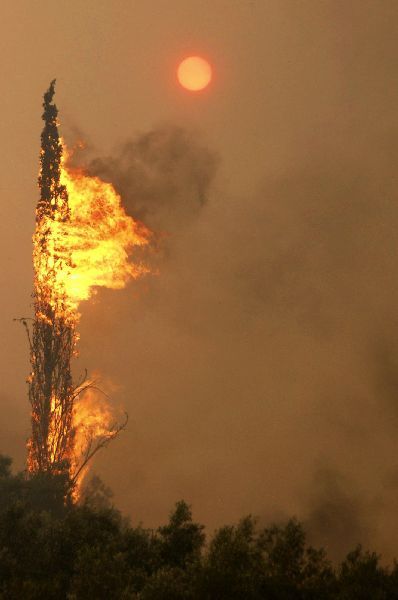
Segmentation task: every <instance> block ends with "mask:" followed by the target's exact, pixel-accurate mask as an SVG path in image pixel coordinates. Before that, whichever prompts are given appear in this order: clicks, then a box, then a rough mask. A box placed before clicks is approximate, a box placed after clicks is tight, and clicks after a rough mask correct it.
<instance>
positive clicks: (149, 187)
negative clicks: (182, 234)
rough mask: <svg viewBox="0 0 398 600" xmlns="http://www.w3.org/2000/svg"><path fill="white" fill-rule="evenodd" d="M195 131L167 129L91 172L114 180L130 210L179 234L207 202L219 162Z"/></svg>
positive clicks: (98, 162)
mask: <svg viewBox="0 0 398 600" xmlns="http://www.w3.org/2000/svg"><path fill="white" fill-rule="evenodd" d="M194 135H195V134H194V133H193V132H188V131H187V130H185V129H183V128H181V127H176V126H171V125H164V126H163V127H160V128H158V129H156V130H153V131H151V132H149V133H145V134H142V135H140V136H138V137H137V138H136V139H134V140H130V141H128V142H126V143H125V144H123V145H122V146H121V147H120V148H119V149H117V151H116V152H115V153H114V154H113V155H112V156H109V157H106V158H96V159H94V160H92V161H91V162H90V163H89V166H88V171H89V172H90V174H92V175H98V176H99V177H101V178H102V179H103V180H105V181H110V182H111V183H113V185H114V186H115V188H116V190H117V191H118V192H119V193H120V194H121V195H122V197H123V203H124V206H125V207H126V209H127V211H128V212H129V213H130V214H132V215H133V216H134V217H135V218H138V219H140V220H142V221H144V222H145V223H146V224H147V225H148V226H149V227H151V228H153V229H155V230H157V231H159V230H167V231H178V230H179V228H180V227H181V226H182V225H183V224H184V223H185V222H187V221H190V220H191V219H192V218H193V216H196V215H197V214H198V212H199V211H200V209H201V208H202V207H203V205H204V204H205V203H206V201H207V197H208V193H209V188H210V185H211V183H212V181H213V179H214V176H215V173H216V168H217V162H218V161H217V158H216V155H215V154H214V153H213V152H210V151H209V150H208V149H207V148H206V146H204V145H203V144H201V143H200V142H199V143H198V142H196V141H195V138H194Z"/></svg>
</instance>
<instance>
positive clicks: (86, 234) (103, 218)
mask: <svg viewBox="0 0 398 600" xmlns="http://www.w3.org/2000/svg"><path fill="white" fill-rule="evenodd" d="M53 94H54V82H53V83H52V84H51V86H50V88H49V90H48V92H47V93H46V95H45V102H44V104H43V106H44V108H45V113H44V114H43V119H44V120H45V122H46V125H45V128H44V130H43V134H42V151H41V170H40V176H39V184H40V188H41V199H40V201H39V203H38V206H37V210H36V230H35V233H34V236H33V265H34V273H35V276H34V298H35V317H34V320H33V331H32V334H31V335H30V334H29V342H30V349H31V364H32V373H31V375H30V377H29V379H28V383H29V397H30V401H31V404H32V411H33V412H32V438H31V439H30V440H29V442H28V449H29V456H28V469H29V471H31V472H33V473H34V472H38V471H50V472H55V473H57V472H65V470H66V471H67V472H68V475H69V477H70V479H71V481H73V482H74V483H78V482H79V480H80V481H81V478H82V475H83V474H84V473H85V472H86V470H87V463H88V461H89V460H90V458H91V457H92V456H93V455H94V454H95V453H96V451H97V450H98V449H99V448H100V447H102V446H104V445H105V444H106V443H107V442H108V441H110V440H111V439H113V438H114V437H115V436H116V435H117V433H118V432H119V431H120V429H121V427H122V426H120V425H119V424H118V423H117V422H116V421H115V418H114V416H113V413H112V410H111V408H110V407H109V406H108V404H107V402H106V401H105V398H104V396H103V395H102V396H101V393H100V392H99V390H98V389H97V388H96V385H95V382H94V381H90V380H84V381H82V382H80V384H79V385H74V384H73V383H72V376H71V370H70V361H71V358H72V357H73V356H75V355H76V352H77V350H76V345H77V341H78V333H77V326H78V322H79V317H80V313H79V310H80V303H81V302H82V301H83V300H88V299H89V298H90V297H91V296H92V294H93V293H95V291H96V289H97V288H99V287H107V288H110V289H121V288H123V287H125V285H126V284H127V283H128V281H129V280H130V279H134V278H137V277H139V276H140V275H142V274H144V273H146V272H148V269H147V268H146V267H144V266H143V265H141V264H140V263H139V262H136V261H134V257H133V252H134V249H135V248H137V247H139V246H143V245H145V244H147V243H148V240H149V236H150V232H149V231H148V230H147V229H146V228H145V227H144V226H143V225H141V224H139V223H137V222H136V221H135V220H134V219H133V218H132V217H130V216H128V215H127V214H126V212H125V211H124V208H123V206H122V204H121V198H120V196H119V195H118V194H117V193H116V191H115V189H114V188H113V186H112V185H111V184H110V183H105V182H103V181H101V180H100V179H99V178H98V177H90V176H89V175H87V174H85V173H84V172H83V171H82V170H81V169H77V168H72V167H70V166H69V165H68V153H67V150H66V147H65V144H64V142H63V140H62V139H60V138H59V137H58V129H57V122H56V116H57V109H56V107H55V105H54V104H51V100H52V97H53ZM25 325H26V323H25Z"/></svg>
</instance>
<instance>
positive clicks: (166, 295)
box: [0, 0, 398, 558]
mask: <svg viewBox="0 0 398 600" xmlns="http://www.w3.org/2000/svg"><path fill="white" fill-rule="evenodd" d="M71 4H72V8H71V9H68V10H71V12H72V16H68V15H69V13H68V12H67V11H66V9H64V8H59V9H58V10H59V15H58V16H59V17H60V19H59V20H61V21H62V22H63V23H64V26H63V29H62V32H61V34H60V35H61V40H60V41H59V44H60V45H61V46H62V43H64V44H65V43H69V44H71V41H72V40H74V39H75V38H76V36H79V32H82V31H84V32H87V35H85V36H83V35H82V36H81V38H79V37H78V43H76V44H75V45H72V46H71V47H72V48H73V53H74V54H73V53H72V56H70V57H69V58H67V59H66V58H65V59H64V58H63V55H62V56H61V53H59V54H58V50H56V51H54V55H52V58H51V61H50V64H47V62H46V61H47V59H46V58H45V57H46V56H47V54H46V52H47V49H46V48H45V47H43V48H41V46H40V43H41V42H38V44H39V46H38V48H39V50H35V52H36V55H37V60H38V64H39V67H38V72H39V75H37V76H36V75H35V80H34V81H33V79H29V76H28V75H27V77H28V79H27V80H24V82H23V83H19V86H20V87H19V88H18V89H19V92H20V94H21V95H22V97H23V106H24V107H27V108H26V111H27V114H26V115H24V113H23V111H22V108H20V114H21V115H22V117H21V119H22V124H21V125H18V127H20V129H21V131H19V130H18V132H16V127H17V126H16V125H15V122H14V121H13V122H12V123H11V122H10V123H9V124H8V121H7V127H8V129H7V131H6V132H5V134H4V140H3V143H4V145H5V140H7V141H8V146H7V152H5V153H4V155H5V161H4V164H3V166H2V167H1V168H2V170H3V177H2V182H3V186H4V188H5V191H2V195H3V213H2V219H1V228H2V229H1V231H2V237H1V236H0V237H1V240H2V242H1V243H2V244H3V248H2V253H1V256H2V269H1V277H2V283H3V286H2V289H3V290H4V291H3V297H2V304H3V309H2V315H3V317H4V323H2V324H1V332H2V339H3V340H5V342H4V346H5V347H7V353H5V351H4V354H3V357H2V366H3V371H4V372H3V381H4V392H3V404H4V413H5V418H4V419H1V420H0V436H1V440H2V448H1V450H2V451H4V452H7V453H10V454H13V455H14V456H15V457H16V459H17V464H22V459H23V455H24V449H23V440H24V437H27V432H28V415H27V414H26V413H27V402H26V399H25V398H26V396H25V390H24V387H23V377H24V375H25V373H27V371H28V361H27V348H26V346H25V345H24V338H23V333H22V332H19V330H17V332H16V327H17V326H16V325H14V324H11V318H12V317H14V316H19V314H18V313H19V312H21V313H22V314H23V313H28V312H29V310H30V308H29V305H28V303H29V294H30V288H31V284H30V281H31V270H30V264H29V260H30V246H29V244H30V236H31V232H32V228H33V207H34V204H35V201H36V197H37V194H36V190H35V187H34V184H35V178H36V173H37V168H36V162H35V160H36V155H37V150H38V147H39V128H40V107H39V99H40V98H41V94H42V92H43V91H44V89H45V88H46V86H47V85H48V81H49V80H50V79H51V78H52V76H53V71H51V74H50V75H49V70H50V68H51V69H54V70H56V72H57V74H58V73H59V77H60V79H59V82H58V84H59V87H58V90H57V96H56V102H57V105H58V107H59V109H60V116H61V121H62V120H64V121H65V123H66V124H70V123H71V122H72V119H73V122H74V120H75V119H76V120H78V123H79V127H80V128H81V129H82V130H84V131H87V136H89V137H90V139H91V138H92V139H93V147H92V149H90V151H89V152H87V153H86V154H85V156H84V159H85V161H86V164H87V166H88V168H89V170H90V172H91V173H92V174H97V175H99V176H101V177H103V178H104V179H106V180H108V181H112V182H113V183H114V185H115V187H116V188H117V190H118V191H119V192H120V193H121V194H122V196H123V198H124V202H125V205H126V208H127V210H128V211H129V212H130V214H132V215H133V216H135V217H137V218H139V219H142V220H143V221H144V222H145V223H146V224H147V225H149V226H150V227H151V228H152V229H153V230H154V231H155V237H156V240H157V242H156V247H155V248H154V249H153V251H152V253H151V254H150V255H149V256H148V257H147V260H149V261H150V262H151V263H153V264H154V265H155V266H156V269H157V271H158V274H156V275H153V276H148V277H146V278H145V279H143V280H141V281H138V282H136V283H135V284H133V285H131V286H130V287H128V288H127V289H126V290H123V291H120V292H114V291H106V290H101V291H99V293H98V295H97V296H96V298H95V299H94V301H92V302H90V303H85V304H83V305H82V315H83V316H82V322H81V344H80V359H79V364H78V366H77V371H78V370H79V369H80V370H81V369H83V368H84V367H85V366H87V367H88V368H89V369H98V370H99V371H100V372H101V373H103V374H104V377H109V378H110V379H111V380H112V381H113V382H115V383H117V385H118V386H119V387H118V390H117V391H115V393H114V401H115V403H116V404H118V403H120V404H123V405H124V406H125V407H126V409H127V410H128V412H129V416H130V422H129V427H128V430H127V431H126V432H125V433H123V434H122V435H121V436H120V439H118V440H117V441H115V442H114V443H113V444H112V445H111V446H110V447H109V449H108V450H107V451H106V452H104V453H103V454H102V455H101V456H98V460H97V462H96V466H95V471H96V472H97V473H98V474H99V475H100V476H101V477H102V478H103V479H104V481H105V483H106V484H107V485H109V486H110V487H111V488H112V489H113V490H114V492H115V502H116V504H117V505H118V506H119V507H120V508H121V509H122V510H123V511H125V512H126V513H127V514H129V515H131V516H132V518H133V519H134V520H135V521H140V520H142V521H143V522H144V524H146V525H157V524H158V523H159V522H160V521H161V520H163V519H164V518H165V516H166V515H167V513H168V511H169V510H170V508H171V506H172V504H173V503H174V501H175V500H177V499H179V498H184V499H186V500H187V501H188V502H189V503H192V505H193V510H194V516H195V517H196V518H197V519H198V520H202V521H204V522H205V523H206V524H207V525H208V526H209V528H210V529H211V528H213V527H215V526H218V525H220V524H221V523H225V522H230V521H233V520H235V519H238V518H240V517H241V516H242V515H244V514H247V513H253V514H255V515H259V517H260V518H261V519H264V520H267V521H268V520H269V519H273V518H276V519H279V518H280V517H283V516H285V515H288V516H291V515H297V516H298V518H300V519H303V520H304V522H305V524H306V526H307V528H308V531H309V532H310V535H311V539H312V540H314V541H316V543H320V544H325V545H326V546H327V548H328V550H329V551H330V552H331V554H332V555H334V556H338V555H339V554H340V553H341V552H344V551H346V550H347V549H348V548H349V547H352V546H353V545H354V544H355V543H356V542H358V541H361V542H363V543H364V544H365V545H366V544H369V545H370V546H371V547H372V548H374V547H375V548H376V549H378V550H380V551H382V552H383V554H384V556H385V557H386V558H389V557H391V556H392V555H397V550H396V535H395V531H394V527H393V525H392V523H394V519H395V515H396V511H397V509H398V462H397V459H396V455H397V449H398V447H397V446H398V443H397V431H398V402H397V383H398V342H397V325H398V318H397V314H398V313H397V306H398V285H397V271H398V253H397V249H398V248H397V244H398V242H397V234H396V231H397V226H398V205H397V202H396V197H397V188H398V184H397V174H396V173H397V170H396V164H397V158H398V156H397V155H398V142H397V131H398V118H397V113H396V106H397V89H398V86H397V85H396V83H397V73H396V34H397V31H396V29H397V25H396V24H397V23H398V20H397V17H398V14H397V11H398V7H397V4H396V2H394V1H388V0H383V1H381V2H378V3H374V2H370V1H361V2H359V1H353V2H349V3H343V2H340V1H337V2H336V1H335V0H334V1H331V0H330V1H329V0H325V1H324V2H319V1H318V0H317V1H315V0H314V1H313V0H307V1H306V2H304V3H302V2H296V1H294V0H284V1H283V2H279V0H278V1H276V0H275V1H270V2H267V3H265V2H257V1H253V2H247V3H245V2H242V3H240V2H236V3H231V2H229V1H228V2H224V1H222V0H218V1H216V2H213V3H212V4H211V5H210V3H207V1H204V0H203V1H202V2H201V3H195V2H193V3H192V7H191V8H190V9H188V8H187V6H186V3H183V2H182V1H181V2H180V1H179V0H173V2H172V4H173V8H174V11H171V12H172V14H173V15H174V17H172V16H170V15H171V12H170V10H169V4H168V3H167V7H166V5H165V6H163V4H162V3H159V7H158V8H159V11H160V13H159V15H155V14H154V13H153V11H151V9H150V8H143V7H141V8H138V7H137V8H136V9H135V10H136V12H134V11H133V10H132V9H131V7H129V5H128V3H124V2H122V1H120V2H116V4H117V6H118V9H119V12H115V11H114V9H113V8H111V7H110V4H108V3H101V2H98V3H96V17H95V19H94V20H93V22H92V21H91V20H90V19H89V16H88V12H89V11H88V9H87V11H88V12H87V14H86V12H85V11H86V9H85V8H83V9H78V4H77V3H76V2H72V3H71ZM89 5H90V2H87V6H89ZM160 5H162V6H160ZM199 5H200V6H199ZM27 6H28V5H27ZM45 6H47V3H46V2H43V3H42V7H41V8H40V9H38V13H39V15H40V18H41V19H42V22H41V23H39V21H38V16H37V15H36V16H35V15H34V14H33V12H32V11H33V9H30V8H27V10H28V12H29V13H32V14H30V16H31V18H32V20H33V21H32V22H33V23H34V24H35V25H34V29H33V30H32V31H33V33H29V31H30V30H29V29H28V28H27V25H26V26H25V28H26V29H25V30H23V29H22V30H21V32H20V35H22V33H23V32H25V34H26V35H25V37H24V44H25V45H29V47H30V48H34V47H35V46H34V43H36V39H37V35H36V34H35V32H36V33H37V31H41V28H42V27H43V23H44V24H49V23H51V21H48V20H49V19H50V17H49V16H46V13H45V10H44V8H45ZM13 10H16V9H12V8H11V4H10V8H9V12H10V14H12V15H13V16H14V17H15V13H13V12H12V11H13ZM78 10H81V13H79V16H80V20H79V23H78V24H77V25H76V24H75V21H74V20H73V18H72V17H73V13H76V11H78ZM206 11H207V12H206ZM204 13H205V14H207V15H209V14H211V15H212V19H210V20H209V18H208V17H205V16H204ZM28 16H29V15H28ZM46 19H47V20H46ZM18 23H20V21H18ZM100 23H106V26H105V31H106V32H107V33H108V35H109V40H110V41H109V42H108V41H107V39H108V38H107V39H105V37H104V30H103V29H102V28H101V27H100ZM136 23H137V24H136ZM148 24H150V25H151V27H149V25H148ZM145 25H148V26H147V27H146V28H145ZM18 27H20V28H21V27H22V25H20V24H19V25H18ZM75 27H77V29H75ZM141 29H144V30H145V31H146V32H147V34H146V35H147V36H148V38H147V39H146V38H145V39H144V38H143V37H142V35H141V34H140V31H141ZM18 31H19V30H18ZM26 32H28V33H26ZM29 35H30V37H29ZM178 35H180V36H181V39H182V40H183V41H182V42H181V47H180V46H178V44H177V46H178V47H177V46H176V42H175V39H176V38H178ZM132 39H134V40H135V41H134V45H133V44H132V41H131V40H132ZM187 40H188V41H189V40H195V44H196V46H195V47H196V48H197V47H199V49H200V48H201V46H200V45H199V46H198V44H199V41H200V42H201V43H202V44H203V45H204V46H205V47H206V49H207V51H208V53H210V54H211V56H213V60H214V61H215V63H216V65H218V68H219V75H218V80H216V82H215V84H214V92H213V93H211V90H209V93H208V94H207V93H206V95H204V96H203V97H202V100H201V101H200V102H198V101H197V100H198V99H197V98H195V99H193V98H191V97H188V96H184V97H182V96H181V93H180V92H177V91H176V90H175V89H174V87H173V85H172V84H171V83H164V80H163V79H162V78H161V77H159V76H158V75H159V73H160V72H163V69H165V68H166V66H167V68H173V67H174V63H173V62H172V61H173V60H174V58H175V60H178V59H177V57H179V53H181V52H182V53H184V52H186V51H189V48H191V46H190V45H189V43H188V41H187ZM198 40H199V41H198ZM10 43H11V42H10ZM54 43H55V40H54ZM101 44H102V45H101ZM195 44H194V45H195ZM54 47H55V46H54ZM57 47H58V46H57ZM104 48H105V50H104ZM165 48H166V49H168V48H170V57H171V58H170V61H171V62H170V66H168V63H167V61H166V60H164V61H163V62H162V61H161V60H160V59H159V55H161V56H162V57H163V56H164V53H165ZM32 51H33V50H32ZM173 52H174V54H173ZM198 52H199V50H198ZM79 53H80V54H79ZM98 53H102V54H101V55H102V56H103V63H99V62H98ZM148 53H149V54H148ZM166 53H167V52H166ZM75 54H77V55H78V56H77V58H79V56H80V57H84V58H85V61H86V62H85V64H84V68H83V67H78V66H76V65H79V61H78V60H77V59H76V56H75ZM16 56H17V58H16V60H17V61H19V62H18V64H19V65H20V68H21V69H22V70H23V72H27V71H28V70H27V68H26V64H25V61H26V57H22V56H21V57H19V58H18V56H19V55H18V53H17V55H16ZM173 57H174V58H173ZM162 60H163V59H162ZM72 63H73V66H72ZM160 63H161V64H160ZM166 63H167V64H166ZM157 69H158V70H157ZM127 72H128V73H131V79H130V77H128V78H127V79H126V73H127ZM10 78H12V74H10ZM87 78H88V79H89V80H88V82H87ZM36 79H38V81H36ZM13 81H14V80H13ZM162 86H163V87H162ZM159 87H161V89H162V93H163V96H162V98H161V99H159V91H158V88H159ZM10 88H11V91H9V92H7V94H8V95H7V96H6V97H7V98H8V101H9V102H15V98H14V95H13V94H14V92H13V91H12V88H13V86H10ZM93 98H94V99H95V102H93ZM192 100H193V102H191V101H192ZM2 101H4V100H2ZM94 104H95V105H94ZM21 106H22V105H21ZM3 114H7V111H6V109H5V108H4V111H3ZM30 122H33V123H34V124H35V125H34V127H32V126H30V125H29V123H30ZM153 123H162V125H160V126H158V127H157V126H154V125H153ZM164 123H166V124H164ZM22 125H23V126H22ZM24 128H25V129H24ZM137 131H138V132H141V133H134V132H137ZM198 132H199V133H198ZM126 140H127V141H126ZM35 148H36V150H35ZM13 157H14V158H13ZM15 157H18V160H17V159H16V158H15ZM14 163H17V166H15V165H14ZM25 165H26V166H25ZM21 173H22V174H23V175H22V176H21V177H20V178H19V175H20V174H21ZM10 194H11V195H12V197H13V198H14V197H15V210H13V211H10V210H9V204H7V203H6V200H7V199H8V198H10V197H11V196H10ZM27 206H28V208H27ZM15 244H16V245H17V249H16V250H15V251H14V250H11V249H12V248H14V247H15ZM24 353H25V354H24ZM25 355H26V358H24V357H25ZM18 461H19V463H18Z"/></svg>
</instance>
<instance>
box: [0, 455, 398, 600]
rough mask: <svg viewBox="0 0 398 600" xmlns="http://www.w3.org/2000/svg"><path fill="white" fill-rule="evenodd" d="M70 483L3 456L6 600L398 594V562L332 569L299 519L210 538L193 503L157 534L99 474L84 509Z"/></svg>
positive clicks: (347, 563)
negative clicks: (70, 495)
mask: <svg viewBox="0 0 398 600" xmlns="http://www.w3.org/2000/svg"><path fill="white" fill-rule="evenodd" d="M67 485H68V482H66V481H65V480H64V479H63V478H62V477H60V476H54V475H53V476H46V477H44V476H40V477H39V476H36V477H30V478H29V477H26V475H25V474H23V473H20V474H17V475H13V474H12V472H11V460H10V459H9V458H7V457H4V456H0V600H1V599H4V600H6V599H7V600H8V599H9V600H13V599H18V600H19V599H24V600H25V599H26V600H33V599H37V600H39V599H40V600H41V599H44V598H45V599H46V600H52V599H54V600H55V599H57V600H62V599H65V600H80V599H81V600H85V599H87V600H89V599H90V600H92V599H96V600H101V599H104V600H105V599H107V600H108V599H112V598H115V599H119V598H120V599H126V600H127V599H131V600H134V599H135V600H224V599H225V600H240V599H242V600H260V599H264V600H329V599H334V598H336V599H338V600H351V599H352V600H390V599H391V600H398V565H397V564H394V565H393V567H391V568H387V567H383V566H381V565H380V559H379V556H377V555H376V554H374V553H371V552H366V551H364V550H363V549H362V548H361V547H360V546H358V547H357V548H356V549H354V550H353V551H352V552H350V553H349V554H348V555H347V557H346V558H345V559H344V560H343V562H342V563H341V564H340V565H338V566H333V565H332V564H331V563H330V562H329V561H328V560H327V557H326V556H325V552H324V551H323V550H317V549H315V548H312V547H311V546H309V545H308V544H307V542H306V536H305V532H304V530H303V527H302V525H301V524H300V523H299V522H297V521H296V520H294V519H291V520H290V521H288V522H287V523H285V524H284V525H282V526H277V525H273V526H271V527H268V528H260V527H259V526H258V523H257V522H256V520H255V519H253V518H252V517H250V516H249V517H246V518H244V519H242V520H241V521H240V522H239V523H238V524H237V525H234V526H226V527H222V528H220V529H219V530H218V531H216V532H215V534H214V535H213V537H212V539H211V540H210V541H209V542H208V543H207V544H206V543H205V535H204V527H203V526H202V525H200V524H198V523H195V522H194V520H193V518H192V513H191V510H190V508H189V506H187V504H186V503H185V502H178V503H177V504H176V506H175V509H174V511H173V512H172V513H171V515H170V519H169V522H168V523H167V524H166V525H164V526H162V527H159V528H158V529H157V530H155V531H154V530H149V529H144V528H143V527H142V526H137V527H133V526H131V524H130V523H129V522H127V521H126V519H124V518H122V516H121V515H120V513H119V512H118V511H117V510H116V509H115V508H114V507H112V506H111V504H110V500H111V492H110V490H109V489H108V488H106V486H104V484H103V483H102V482H101V481H100V480H99V479H98V478H94V479H93V481H92V482H91V484H90V485H88V486H87V487H86V490H85V491H84V494H83V498H82V502H81V503H80V505H73V504H72V503H70V504H65V487H66V486H67Z"/></svg>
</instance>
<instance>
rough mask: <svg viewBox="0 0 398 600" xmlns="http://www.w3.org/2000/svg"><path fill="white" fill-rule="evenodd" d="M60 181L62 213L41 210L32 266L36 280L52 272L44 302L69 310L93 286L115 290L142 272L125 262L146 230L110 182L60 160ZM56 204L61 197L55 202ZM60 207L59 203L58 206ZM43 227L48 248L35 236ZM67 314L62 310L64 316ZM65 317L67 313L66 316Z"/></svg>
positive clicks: (145, 237)
mask: <svg viewBox="0 0 398 600" xmlns="http://www.w3.org/2000/svg"><path fill="white" fill-rule="evenodd" d="M60 183H61V185H62V186H65V189H66V190H67V195H68V213H67V214H66V215H65V211H62V210H60V211H55V212H53V213H52V214H50V215H48V214H47V215H44V216H43V218H42V219H41V220H40V222H39V226H38V228H37V231H36V234H35V248H36V250H37V252H36V253H35V267H36V273H37V276H38V278H39V279H41V281H42V282H44V280H45V279H46V278H48V274H49V271H53V279H54V281H53V282H52V286H51V290H48V295H49V297H50V302H51V304H52V305H53V307H54V308H55V309H56V310H59V306H57V307H56V305H57V304H59V302H58V299H59V297H60V295H61V296H62V297H63V299H64V307H63V308H64V309H65V310H66V308H67V307H69V309H70V310H71V311H75V310H76V309H77V307H78V305H79V303H80V302H81V301H82V300H87V299H88V298H90V296H91V295H92V293H93V290H94V289H95V288H96V287H107V288H110V289H121V288H123V287H124V286H125V285H126V283H127V282H128V281H129V279H131V278H135V277H138V276H139V275H142V274H143V273H145V272H146V271H147V269H146V268H145V267H143V266H142V265H139V264H135V263H133V262H131V261H130V256H131V252H132V250H133V248H134V247H135V246H143V245H145V244H147V243H148V237H149V231H148V230H147V229H146V228H145V227H144V226H143V225H140V224H138V223H137V222H136V221H134V219H132V218H131V217H130V216H128V215H127V214H126V212H125V210H124V208H123V207H122V204H121V198H120V196H119V195H118V194H117V193H116V191H115V189H114V187H113V186H112V185H111V184H110V183H105V182H103V181H101V180H100V179H99V178H98V177H89V176H87V175H85V174H84V173H83V172H82V171H81V170H78V169H70V168H68V167H67V165H66V161H65V160H62V162H61V174H60ZM60 204H61V202H60ZM60 208H61V207H60ZM43 232H46V239H47V246H48V253H47V255H46V256H43V253H42V244H40V239H41V238H42V237H43ZM65 316H67V315H65ZM68 316H70V315H68Z"/></svg>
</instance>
